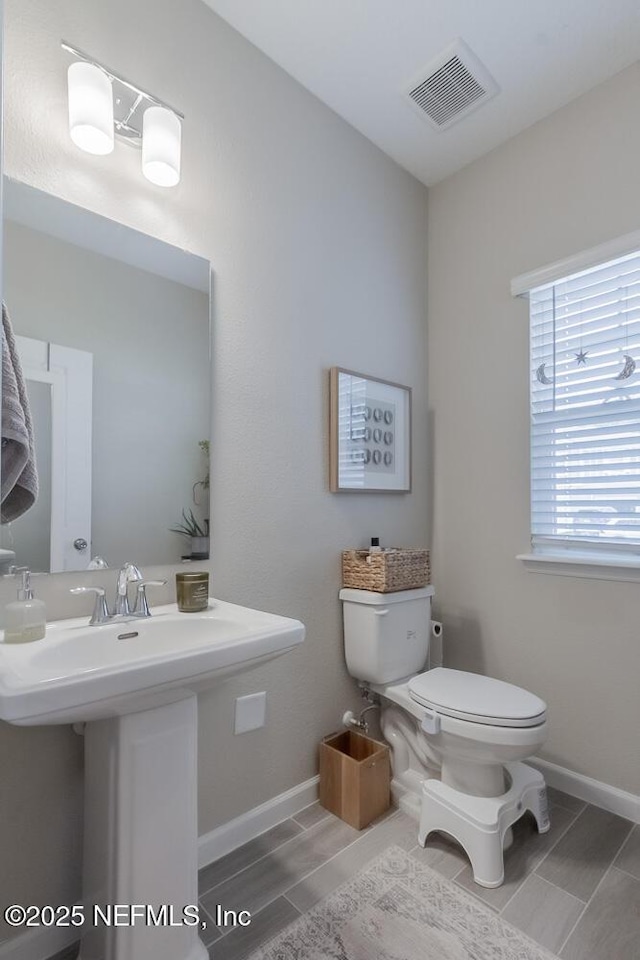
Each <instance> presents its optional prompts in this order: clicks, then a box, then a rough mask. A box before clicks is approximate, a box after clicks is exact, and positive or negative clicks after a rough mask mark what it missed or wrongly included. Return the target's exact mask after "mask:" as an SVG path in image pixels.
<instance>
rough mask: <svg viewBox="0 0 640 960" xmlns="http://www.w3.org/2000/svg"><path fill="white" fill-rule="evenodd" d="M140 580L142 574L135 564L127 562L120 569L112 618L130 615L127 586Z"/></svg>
mask: <svg viewBox="0 0 640 960" xmlns="http://www.w3.org/2000/svg"><path fill="white" fill-rule="evenodd" d="M140 580H142V574H141V573H140V571H139V570H138V568H137V567H136V565H135V563H131V562H130V561H127V563H125V564H124V566H122V567H120V570H119V572H118V581H117V583H116V602H115V605H114V607H113V615H114V617H128V616H129V614H130V613H131V607H130V606H129V584H130V583H134V582H137V581H140Z"/></svg>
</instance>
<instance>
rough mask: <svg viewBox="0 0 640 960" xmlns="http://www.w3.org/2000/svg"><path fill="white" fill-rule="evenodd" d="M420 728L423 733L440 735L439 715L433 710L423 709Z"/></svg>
mask: <svg viewBox="0 0 640 960" xmlns="http://www.w3.org/2000/svg"><path fill="white" fill-rule="evenodd" d="M421 726H422V729H423V730H424V732H425V733H431V734H435V733H440V715H439V714H438V713H436V712H435V710H430V709H429V707H425V708H424V717H423V718H422V724H421Z"/></svg>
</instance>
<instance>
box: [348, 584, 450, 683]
mask: <svg viewBox="0 0 640 960" xmlns="http://www.w3.org/2000/svg"><path fill="white" fill-rule="evenodd" d="M432 596H433V587H423V588H421V589H419V590H399V591H398V592H397V593H373V592H371V591H369V590H348V589H344V590H341V591H340V599H341V600H342V605H343V613H344V652H345V659H346V661H347V670H348V671H349V673H350V674H351V676H352V677H356V679H358V680H366V681H368V682H369V683H391V682H392V681H394V680H402V679H404V677H409V676H413V675H414V674H416V673H420V672H421V671H422V670H423V669H424V666H425V663H426V660H427V654H428V652H429V628H430V620H431V597H432Z"/></svg>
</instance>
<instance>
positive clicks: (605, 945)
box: [52, 789, 640, 960]
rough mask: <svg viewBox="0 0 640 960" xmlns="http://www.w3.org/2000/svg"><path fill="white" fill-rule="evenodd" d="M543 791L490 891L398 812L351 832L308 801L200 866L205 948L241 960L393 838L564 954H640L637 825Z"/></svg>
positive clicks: (593, 959) (456, 854) (581, 958)
mask: <svg viewBox="0 0 640 960" xmlns="http://www.w3.org/2000/svg"><path fill="white" fill-rule="evenodd" d="M549 799H550V806H551V821H552V826H551V830H550V831H549V833H547V834H545V835H543V836H539V835H538V833H537V832H536V830H535V827H534V826H533V824H532V822H530V821H529V820H528V819H526V820H522V821H520V822H519V823H518V824H516V826H515V827H514V835H515V836H514V843H513V846H512V847H511V849H510V850H509V851H507V853H506V854H505V882H504V884H503V886H501V887H498V888H496V889H494V890H487V889H484V888H482V887H478V886H477V885H476V884H474V882H473V878H472V875H471V870H470V868H469V866H468V861H467V860H466V858H465V856H464V854H463V853H462V852H461V851H460V850H459V848H458V847H456V846H455V845H454V844H452V843H448V842H447V841H445V840H444V839H440V838H431V839H430V840H429V842H428V844H427V847H426V849H424V850H423V849H422V848H421V847H419V846H418V845H417V825H416V824H415V822H414V821H413V820H410V819H409V818H408V817H406V816H405V815H404V814H403V813H401V812H399V811H394V810H392V811H390V812H389V813H388V814H387V815H385V817H383V818H381V819H380V820H379V821H378V822H377V823H375V824H373V825H372V826H371V827H369V828H368V829H366V830H363V831H361V832H358V831H356V830H353V829H352V828H351V827H349V826H347V825H346V824H345V823H343V822H342V821H341V820H338V819H337V818H336V817H334V816H332V815H331V814H329V813H327V812H326V811H325V810H323V808H322V807H320V806H319V805H318V804H313V805H312V806H310V807H307V809H306V810H303V811H302V812H301V813H299V814H298V815H296V816H295V817H294V818H292V819H290V820H286V821H284V822H283V823H281V824H278V826H276V827H274V828H273V829H271V830H269V831H267V833H265V834H263V835H262V836H261V837H258V838H257V839H256V840H252V841H251V842H250V843H247V844H245V846H243V847H240V848H239V849H238V850H235V851H233V853H230V854H228V856H226V857H223V858H222V859H220V860H217V861H216V862H215V863H212V864H210V865H209V866H207V867H205V868H204V869H203V870H201V872H200V904H201V908H202V913H201V916H202V917H203V918H204V919H207V923H208V929H207V930H206V931H205V932H204V934H203V939H204V941H205V943H206V944H207V946H208V948H209V955H210V957H211V958H212V960H243V958H244V957H246V956H247V955H248V954H249V953H250V952H251V951H252V950H254V949H255V948H256V947H257V946H259V945H260V944H261V943H264V942H265V941H266V940H268V939H270V938H271V937H273V936H275V934H277V933H278V932H279V931H280V930H282V929H283V928H284V927H285V926H287V924H289V923H291V922H292V921H293V920H295V919H296V918H297V917H299V916H300V915H301V914H302V913H304V912H305V911H307V910H309V909H311V907H313V906H315V904H317V903H318V902H319V901H320V900H321V899H323V898H324V897H325V896H327V894H329V893H331V891H332V890H334V889H335V888H336V887H338V886H339V885H340V884H341V883H344V882H345V881H346V880H348V879H349V878H350V877H351V876H352V875H353V874H355V873H357V871H358V870H360V869H361V868H362V867H363V866H364V865H365V864H366V863H367V862H368V861H369V860H372V859H373V858H374V857H377V856H378V855H379V854H380V853H382V852H383V851H384V850H385V849H386V848H387V847H388V846H390V845H392V844H397V845H399V846H401V847H403V848H404V849H405V850H407V851H409V852H410V853H411V856H414V857H416V858H417V859H418V860H421V861H423V862H424V863H427V864H428V865H429V866H431V867H432V868H433V869H434V870H437V871H438V872H439V873H441V874H442V875H443V876H445V877H448V878H449V879H451V880H453V882H454V883H456V884H459V885H460V886H461V887H463V888H464V889H465V890H466V891H468V892H469V893H471V894H472V895H473V896H476V897H479V899H480V900H482V901H483V903H485V904H486V905H487V906H488V907H489V909H491V910H495V911H496V912H497V913H500V914H501V915H502V916H503V917H504V918H505V919H506V920H508V921H509V922H510V923H512V924H513V925H514V926H516V927H519V928H520V929H521V930H523V931H524V932H525V933H526V934H528V936H530V937H531V938H532V939H534V940H537V941H538V942H539V943H541V944H542V945H543V946H545V947H546V948H547V949H548V950H549V951H551V953H554V954H556V955H557V956H558V957H560V958H562V960H640V825H639V826H635V827H634V826H633V824H632V823H630V822H629V821H627V820H623V819H622V818H621V817H617V816H615V815H614V814H611V813H607V812H606V811H604V810H600V809H598V808H597V807H593V806H589V805H587V804H584V803H582V801H579V800H576V799H575V798H574V797H570V796H568V795H567V794H563V793H560V792H559V791H557V790H553V789H550V790H549ZM218 905H220V906H221V907H222V908H223V909H225V910H249V911H250V912H251V915H252V922H251V924H250V926H248V927H239V926H238V927H235V928H228V927H227V928H223V929H219V928H218V927H217V926H216V925H215V923H214V917H215V915H216V908H217V906H218ZM73 956H74V954H73V953H72V952H67V953H62V954H59V955H58V956H57V957H55V958H52V960H71V958H72V957H73ZM372 960H375V958H372Z"/></svg>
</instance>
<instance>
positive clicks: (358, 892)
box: [249, 847, 555, 960]
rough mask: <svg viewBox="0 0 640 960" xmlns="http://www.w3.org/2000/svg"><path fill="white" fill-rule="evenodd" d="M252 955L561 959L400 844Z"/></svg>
mask: <svg viewBox="0 0 640 960" xmlns="http://www.w3.org/2000/svg"><path fill="white" fill-rule="evenodd" d="M249 960H555V958H554V957H552V954H550V953H548V952H547V951H546V950H544V949H543V948H542V947H540V946H538V945H537V944H535V943H533V942H532V941H531V940H529V939H527V937H525V936H524V934H522V933H520V931H519V930H516V929H515V927H512V926H510V925H509V924H508V923H505V921H504V920H501V919H500V917H498V916H496V915H495V914H494V913H492V912H491V911H490V910H489V909H488V908H487V907H483V906H482V905H481V904H480V903H479V902H478V901H476V900H475V899H474V898H473V897H471V896H469V895H468V894H466V893H464V891H462V890H460V889H459V888H458V887H456V886H455V885H454V884H453V883H451V881H449V880H445V879H443V878H442V877H441V876H440V875H439V874H437V873H435V872H434V871H433V870H431V869H430V868H429V867H426V866H424V865H423V864H421V863H419V862H418V861H417V860H414V858H413V857H411V856H409V854H408V853H406V852H405V851H404V850H402V849H400V847H390V848H389V849H388V850H386V851H385V853H384V854H383V855H382V856H381V857H379V858H378V859H377V860H374V861H373V862H372V863H371V864H369V865H368V866H367V867H366V868H365V869H364V870H362V871H361V872H360V873H358V874H357V875H356V876H355V877H354V878H353V879H352V880H350V881H348V883H345V884H344V885H343V886H341V887H339V889H338V890H336V891H335V892H334V893H332V894H331V895H330V896H329V897H327V899H326V900H323V901H322V903H320V904H319V905H318V906H317V907H315V908H314V909H313V910H311V911H309V913H306V914H305V915H304V916H302V917H301V918H300V919H299V920H296V921H295V923H293V924H291V926H289V927H287V929H286V930H284V931H283V932H282V933H280V934H279V935H278V936H277V937H275V938H274V939H273V940H270V941H269V942H268V943H267V944H265V945H264V946H263V947H261V948H260V949H259V950H257V951H255V952H254V953H252V954H251V957H250V958H249Z"/></svg>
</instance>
